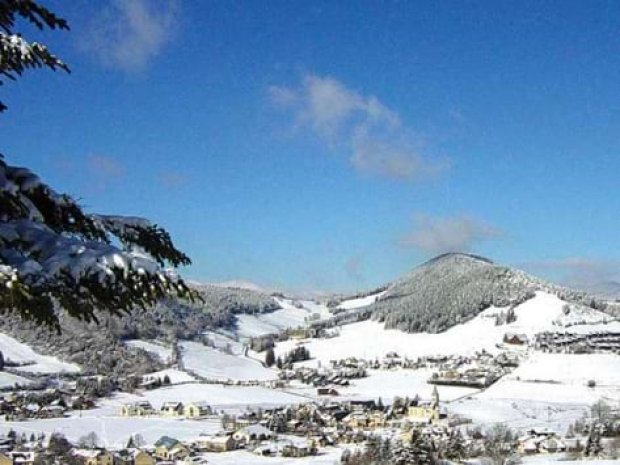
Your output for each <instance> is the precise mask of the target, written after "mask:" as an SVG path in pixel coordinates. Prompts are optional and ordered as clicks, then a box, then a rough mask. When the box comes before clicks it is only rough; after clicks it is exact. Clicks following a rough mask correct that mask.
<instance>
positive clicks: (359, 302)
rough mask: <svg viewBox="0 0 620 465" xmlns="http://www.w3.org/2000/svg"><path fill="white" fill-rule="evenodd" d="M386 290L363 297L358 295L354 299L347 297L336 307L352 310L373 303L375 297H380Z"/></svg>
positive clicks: (375, 299)
mask: <svg viewBox="0 0 620 465" xmlns="http://www.w3.org/2000/svg"><path fill="white" fill-rule="evenodd" d="M385 292H386V291H381V292H377V293H375V294H370V295H367V296H365V297H358V298H355V299H348V300H344V301H342V302H341V303H340V304H339V305H338V307H337V308H339V309H341V310H352V309H355V308H362V307H367V306H368V305H371V304H374V303H375V302H376V301H377V299H379V298H381V296H383V294H385Z"/></svg>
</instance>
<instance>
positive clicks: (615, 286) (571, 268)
mask: <svg viewBox="0 0 620 465" xmlns="http://www.w3.org/2000/svg"><path fill="white" fill-rule="evenodd" d="M521 266H523V267H524V268H526V269H530V270H533V271H535V272H542V273H545V274H549V275H550V276H551V278H552V279H558V280H559V281H560V282H561V283H562V284H564V285H566V286H569V287H572V288H575V289H582V290H584V291H587V292H591V293H594V294H599V295H603V296H605V297H613V298H617V297H620V261H619V260H600V259H593V258H585V257H567V258H561V259H555V260H538V261H531V262H526V263H523V264H522V265H521Z"/></svg>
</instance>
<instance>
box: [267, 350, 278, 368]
mask: <svg viewBox="0 0 620 465" xmlns="http://www.w3.org/2000/svg"><path fill="white" fill-rule="evenodd" d="M275 363H276V355H275V353H274V352H273V349H271V348H269V349H267V353H266V354H265V365H267V366H268V367H272V366H273V365H274V364H275Z"/></svg>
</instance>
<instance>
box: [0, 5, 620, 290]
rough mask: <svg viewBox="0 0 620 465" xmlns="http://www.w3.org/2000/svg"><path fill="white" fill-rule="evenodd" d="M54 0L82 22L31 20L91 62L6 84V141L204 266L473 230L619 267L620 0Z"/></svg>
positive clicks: (224, 273) (304, 277)
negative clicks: (56, 25)
mask: <svg viewBox="0 0 620 465" xmlns="http://www.w3.org/2000/svg"><path fill="white" fill-rule="evenodd" d="M44 4H45V5H48V6H49V7H51V8H52V9H54V10H55V11H56V12H57V13H59V14H61V15H64V16H65V17H66V18H67V19H68V20H69V21H70V24H71V26H72V30H71V32H53V33H43V34H41V33H38V32H36V31H31V30H30V29H28V28H26V27H24V28H22V30H23V32H24V33H25V34H27V35H29V36H30V37H31V38H34V37H36V38H37V39H40V40H42V41H45V42H47V43H48V44H49V45H50V46H51V48H52V49H53V50H54V51H55V52H56V53H57V54H58V55H60V56H61V57H63V58H64V59H65V61H66V62H68V63H69V64H70V66H71V69H72V73H71V74H70V75H66V74H64V73H56V74H54V73H51V72H48V71H39V72H30V73H28V74H27V75H26V76H25V77H24V78H23V79H21V80H20V81H18V82H16V83H12V82H10V83H7V85H5V86H3V87H2V88H1V89H0V90H1V98H2V100H3V102H4V103H6V104H7V105H8V106H9V110H8V112H7V113H5V114H4V115H3V116H0V138H1V139H2V141H3V147H2V151H3V153H5V155H6V156H7V159H8V161H9V162H10V163H14V164H21V165H26V166H28V167H30V168H32V169H33V170H35V171H36V172H37V173H39V174H40V175H41V176H42V177H43V178H44V179H45V180H47V181H48V182H50V183H51V184H52V185H53V186H55V187H56V188H57V189H58V190H60V191H64V192H68V193H70V194H72V195H74V196H76V197H77V198H80V199H82V202H83V204H84V205H85V206H86V208H87V209H89V210H92V211H97V212H105V213H115V214H130V215H140V216H145V217H148V218H150V219H152V220H153V221H155V222H157V223H158V224H160V225H162V226H164V227H166V228H167V229H168V230H170V231H171V233H172V234H173V237H174V239H175V241H176V243H177V245H178V246H179V247H180V248H182V249H183V250H184V251H186V252H187V253H188V254H189V255H190V256H191V257H192V259H193V261H194V264H193V265H192V266H191V267H189V268H188V269H186V270H184V273H185V275H187V276H188V277H190V278H193V279H199V280H204V281H225V280H232V279H244V280H249V281H253V282H256V283H259V284H262V285H264V286H267V287H277V288H284V289H293V290H326V291H349V290H354V289H364V288H368V287H372V286H375V285H380V284H382V283H384V282H387V281H389V280H391V279H394V278H395V277H397V276H399V275H401V274H402V273H404V272H405V271H407V270H408V269H410V268H412V267H413V266H414V265H416V264H417V263H419V262H421V261H422V260H424V259H426V258H428V257H430V256H433V255H435V254H437V253H440V252H442V251H452V250H467V251H472V252H476V253H480V254H483V255H486V256H489V257H490V258H492V259H494V260H496V261H498V262H501V263H506V264H511V265H517V266H520V267H524V268H526V269H528V270H530V271H533V272H535V273H537V274H541V275H543V276H546V277H549V278H552V279H558V280H564V281H566V282H574V283H579V284H582V285H589V284H592V283H594V282H595V281H596V282H598V281H609V280H617V279H619V278H618V275H619V271H620V266H619V263H620V249H619V247H618V245H617V244H618V243H617V234H618V230H619V226H620V219H619V217H618V212H619V211H620V196H619V195H618V187H617V186H618V180H617V179H618V174H619V173H620V156H619V155H620V153H619V152H620V111H619V110H620V91H619V86H618V83H619V82H620V3H618V2H613V1H594V0H592V1H568V0H563V1H555V2H547V1H540V0H538V1H531V2H528V1H524V2H492V1H488V2H475V1H463V2H457V1H445V2H436V1H426V2H425V1H420V2H398V1H395V2H358V1H355V2H353V1H351V2H331V1H330V2H298V1H293V2H291V1H282V2H272V1H269V2H234V1H194V2H190V1H173V2H164V1H159V0H158V1H147V0H117V1H110V2H105V3H104V2H101V3H100V2H89V1H86V0H80V1H76V2H61V1H59V0H57V1H51V0H50V1H47V2H44ZM155 5H156V6H157V8H155V7H154V6H155Z"/></svg>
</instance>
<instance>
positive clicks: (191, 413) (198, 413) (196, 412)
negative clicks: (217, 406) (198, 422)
mask: <svg viewBox="0 0 620 465" xmlns="http://www.w3.org/2000/svg"><path fill="white" fill-rule="evenodd" d="M211 413H212V411H211V407H210V406H209V405H208V404H207V403H206V402H192V403H189V404H186V405H185V406H184V407H183V414H184V415H185V417H186V418H203V417H206V416H207V415H211Z"/></svg>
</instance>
